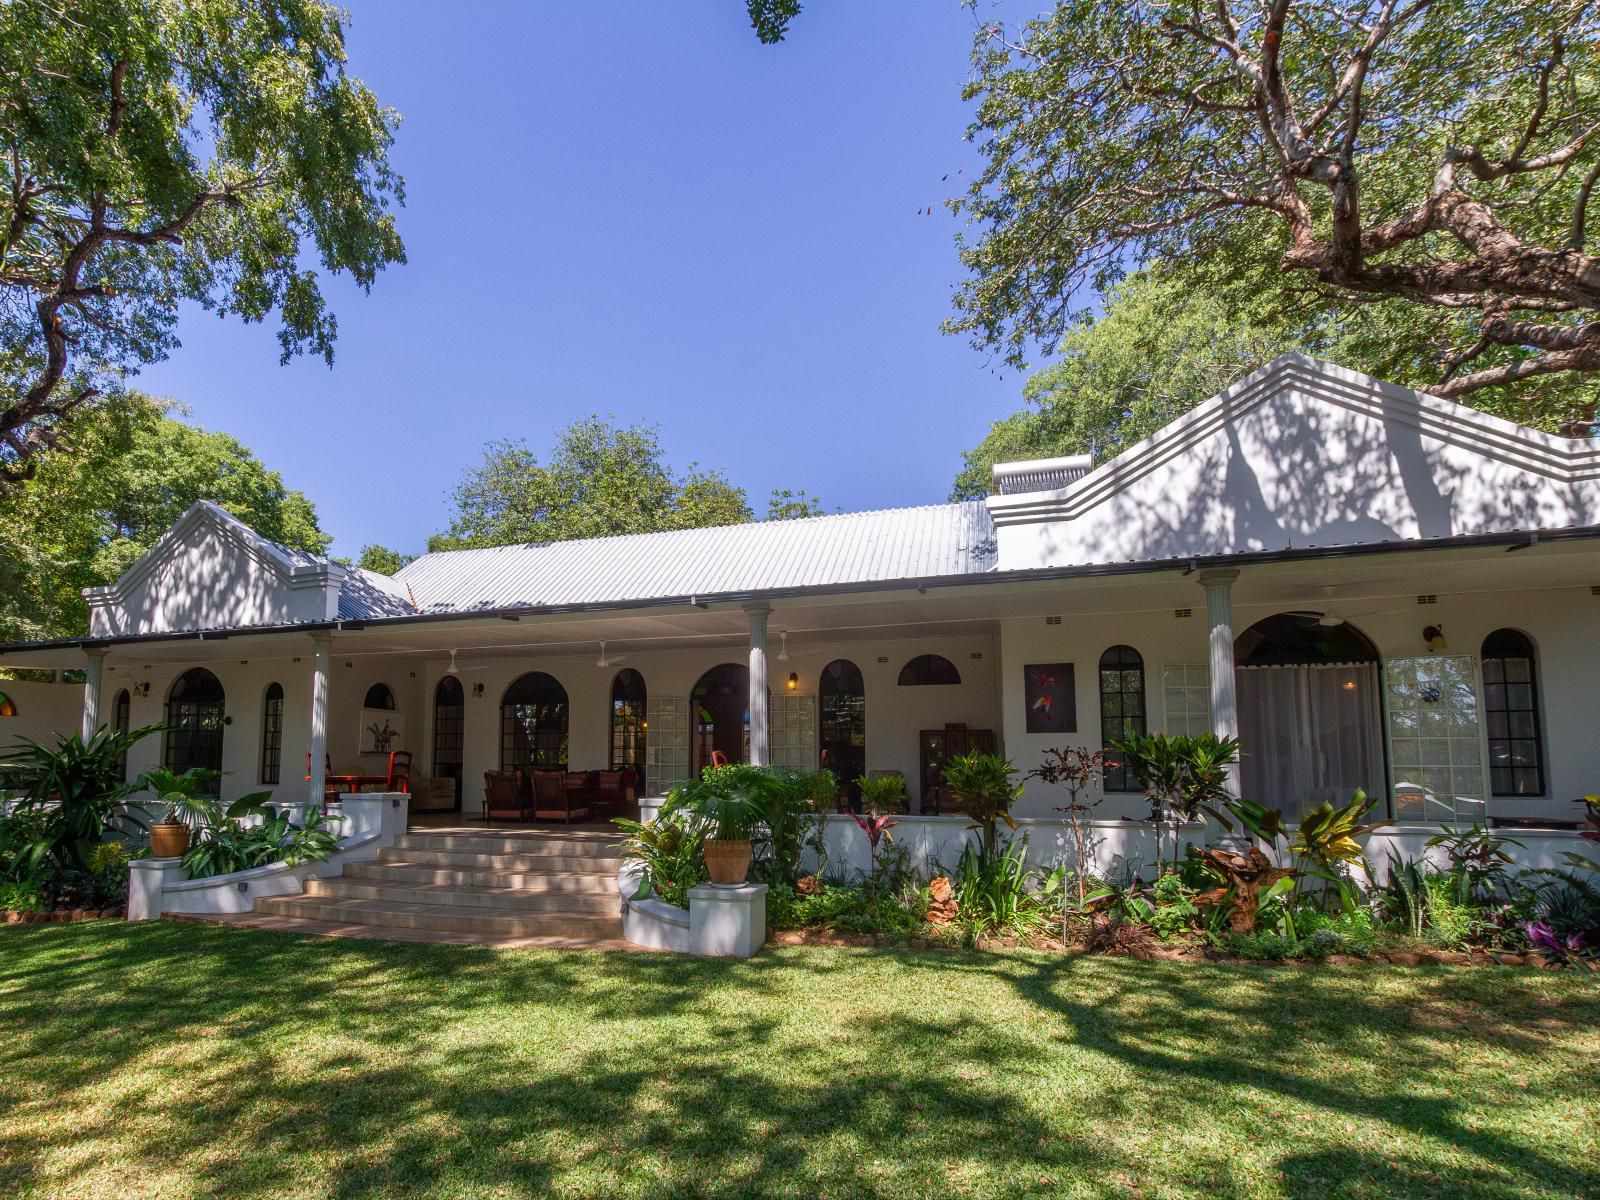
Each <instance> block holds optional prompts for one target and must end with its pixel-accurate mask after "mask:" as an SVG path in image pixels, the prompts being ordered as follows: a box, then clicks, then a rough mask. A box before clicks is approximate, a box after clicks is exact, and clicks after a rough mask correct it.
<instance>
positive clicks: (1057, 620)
mask: <svg viewBox="0 0 1600 1200" xmlns="http://www.w3.org/2000/svg"><path fill="white" fill-rule="evenodd" d="M1595 590H1596V591H1600V588H1596V589H1595ZM1044 623H1045V624H1046V625H1059V624H1061V618H1060V617H1046V618H1045V619H1044Z"/></svg>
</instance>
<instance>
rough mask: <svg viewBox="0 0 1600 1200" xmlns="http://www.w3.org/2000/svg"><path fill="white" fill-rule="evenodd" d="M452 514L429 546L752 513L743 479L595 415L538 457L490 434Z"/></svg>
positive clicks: (732, 518)
mask: <svg viewBox="0 0 1600 1200" xmlns="http://www.w3.org/2000/svg"><path fill="white" fill-rule="evenodd" d="M452 502H453V503H454V505H455V510H456V511H455V516H454V517H453V518H452V519H451V522H450V526H449V528H448V529H446V530H445V532H444V533H442V534H437V535H435V536H434V537H432V538H429V539H428V549H429V550H462V549H470V548H472V547H475V546H503V545H508V544H513V543H520V542H559V541H566V540H569V539H572V538H594V537H610V536H613V535H616V534H624V533H654V532H657V531H660V530H668V529H695V528H700V527H702V526H708V525H738V524H742V523H743V522H745V521H748V520H750V516H751V513H750V504H749V501H748V498H747V497H746V495H745V493H744V491H743V489H741V488H736V487H734V486H733V485H732V484H731V483H729V482H728V481H727V480H726V479H725V478H724V477H723V476H722V475H721V474H719V473H717V472H706V471H701V470H699V469H698V467H697V466H696V465H694V464H690V466H689V469H688V471H687V472H685V473H684V474H681V475H680V474H677V473H676V472H674V471H673V470H672V469H671V467H669V466H668V465H667V463H666V461H665V460H664V458H663V457H662V450H661V442H660V434H659V431H658V430H657V428H656V427H655V426H653V425H645V424H639V425H631V426H627V427H619V426H617V425H615V424H613V423H612V422H611V421H610V420H608V419H605V418H602V417H600V416H598V415H595V416H590V417H586V418H584V419H583V420H580V421H574V422H573V423H572V424H571V425H568V426H567V427H566V428H565V429H563V430H562V431H561V432H560V433H559V434H557V436H556V445H555V449H554V451H553V453H552V454H551V456H550V461H549V462H548V463H547V464H546V463H541V462H540V461H539V460H538V458H537V457H536V456H535V455H534V453H533V451H531V450H529V449H528V447H527V444H526V443H524V442H521V441H497V442H490V443H489V444H488V445H487V446H485V447H484V452H483V461H482V462H481V463H480V464H479V465H478V466H476V467H473V468H472V469H470V470H469V471H467V473H466V474H465V476H464V477H463V478H462V480H461V484H460V485H459V486H458V487H457V488H456V490H455V493H454V495H453V496H452Z"/></svg>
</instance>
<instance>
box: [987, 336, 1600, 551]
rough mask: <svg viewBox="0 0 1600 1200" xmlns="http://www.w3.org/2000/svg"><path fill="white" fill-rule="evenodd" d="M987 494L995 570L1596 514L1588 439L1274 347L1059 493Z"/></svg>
mask: <svg viewBox="0 0 1600 1200" xmlns="http://www.w3.org/2000/svg"><path fill="white" fill-rule="evenodd" d="M1003 469H1008V468H997V469H996V470H997V474H998V473H999V472H1000V471H1001V470H1003ZM986 503H987V506H988V509H989V513H990V516H991V517H992V519H993V520H994V523H995V526H996V528H997V532H998V538H999V543H1000V546H999V549H1000V567H1001V569H1002V570H1012V569H1026V568H1029V567H1042V566H1064V565H1076V564H1083V563H1095V562H1100V563H1104V562H1124V561H1135V560H1148V559H1160V558H1181V557H1185V556H1199V555H1215V554H1230V553H1252V552H1259V551H1262V550H1277V549H1289V548H1294V547H1304V546H1348V545H1371V544H1376V543H1380V542H1391V541H1406V540H1427V539H1430V538H1438V537H1448V536H1460V535H1467V534H1476V533H1492V532H1507V531H1514V530H1537V529H1556V528H1566V527H1572V526H1578V525H1590V524H1595V523H1597V522H1600V444H1597V443H1596V440H1595V439H1574V438H1558V437H1552V436H1551V435H1549V434H1546V433H1541V432H1540V431H1538V430H1534V429H1528V428H1526V427H1524V426H1521V425H1517V424H1515V423H1513V422H1510V421H1506V420H1502V419H1501V418H1499V417H1493V416H1490V415H1489V414H1487V413H1482V412H1479V411H1477V410H1476V409H1472V408H1468V407H1466V406H1464V405H1461V404H1456V403H1453V402H1452V401H1449V400H1443V399H1440V398H1439V397H1437V396H1430V395H1426V394H1424V393H1421V392H1416V391H1412V390H1411V389H1408V388H1402V387H1398V386H1396V385H1394V384H1390V383H1385V382H1383V381H1381V380H1377V379H1373V378H1371V377H1370V376H1367V375H1362V374H1361V373H1360V372H1357V371H1350V370H1346V369H1345V368H1343V367H1338V366H1335V365H1333V364H1332V363H1326V362H1322V361H1319V360H1317V359H1313V358H1308V357H1306V356H1305V355H1301V354H1286V355H1284V356H1282V357H1280V358H1277V359H1274V360H1273V361H1272V362H1271V363H1268V364H1267V365H1266V366H1265V367H1262V368H1261V369H1260V370H1258V371H1256V372H1254V373H1253V374H1251V375H1249V376H1247V377H1245V378H1244V379H1242V380H1240V381H1239V382H1238V383H1236V384H1234V385H1233V386H1232V387H1230V388H1228V389H1227V390H1225V391H1223V392H1221V393H1219V394H1218V395H1216V396H1214V397H1212V398H1211V399H1210V400H1207V401H1206V402H1204V403H1203V404H1201V405H1199V406H1198V407H1197V408H1195V409H1194V410H1193V411H1192V412H1190V413H1188V414H1187V415H1186V416H1184V417H1181V418H1179V419H1178V420H1176V421H1174V422H1172V423H1171V424H1170V425H1168V426H1166V427H1165V428H1163V429H1161V430H1160V431H1158V432H1157V433H1155V434H1153V435H1152V436H1151V437H1149V438H1146V439H1145V440H1144V441H1142V442H1140V443H1139V444H1137V445H1135V446H1132V447H1130V448H1129V449H1128V450H1126V451H1124V452H1123V453H1122V454H1121V455H1119V456H1118V457H1117V458H1115V459H1113V460H1112V461H1110V462H1108V463H1106V464H1104V465H1103V466H1101V467H1099V468H1098V469H1096V470H1094V471H1091V472H1089V473H1088V474H1087V475H1084V476H1083V477H1082V478H1081V479H1078V480H1077V481H1075V482H1073V483H1070V484H1068V485H1067V486H1065V487H1061V488H1057V489H1054V490H1050V491H1035V492H1029V493H1022V494H1011V495H998V496H991V497H989V499H988V500H987V502H986Z"/></svg>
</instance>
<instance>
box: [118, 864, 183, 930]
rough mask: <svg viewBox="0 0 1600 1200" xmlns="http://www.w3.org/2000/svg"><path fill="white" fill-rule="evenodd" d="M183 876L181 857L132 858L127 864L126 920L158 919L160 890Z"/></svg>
mask: <svg viewBox="0 0 1600 1200" xmlns="http://www.w3.org/2000/svg"><path fill="white" fill-rule="evenodd" d="M183 877H184V876H183V859H181V858H136V859H134V860H133V861H132V862H131V863H129V864H128V920H130V921H154V920H155V919H156V918H158V917H159V916H161V913H162V895H161V889H162V888H164V887H165V886H166V885H167V884H169V883H177V882H179V881H180V880H182V879H183Z"/></svg>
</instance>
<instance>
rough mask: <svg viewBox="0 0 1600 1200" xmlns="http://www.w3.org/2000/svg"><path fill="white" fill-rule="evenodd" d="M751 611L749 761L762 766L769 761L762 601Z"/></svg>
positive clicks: (752, 606)
mask: <svg viewBox="0 0 1600 1200" xmlns="http://www.w3.org/2000/svg"><path fill="white" fill-rule="evenodd" d="M745 611H746V612H748V613H749V614H750V761H751V763H753V764H754V765H755V766H758V767H764V766H766V765H767V763H768V762H769V761H771V755H770V754H769V752H768V746H769V738H768V733H767V728H768V721H767V614H768V613H769V612H771V609H769V608H768V607H767V606H766V605H765V604H752V605H749V606H748V607H747V608H746V609H745Z"/></svg>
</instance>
